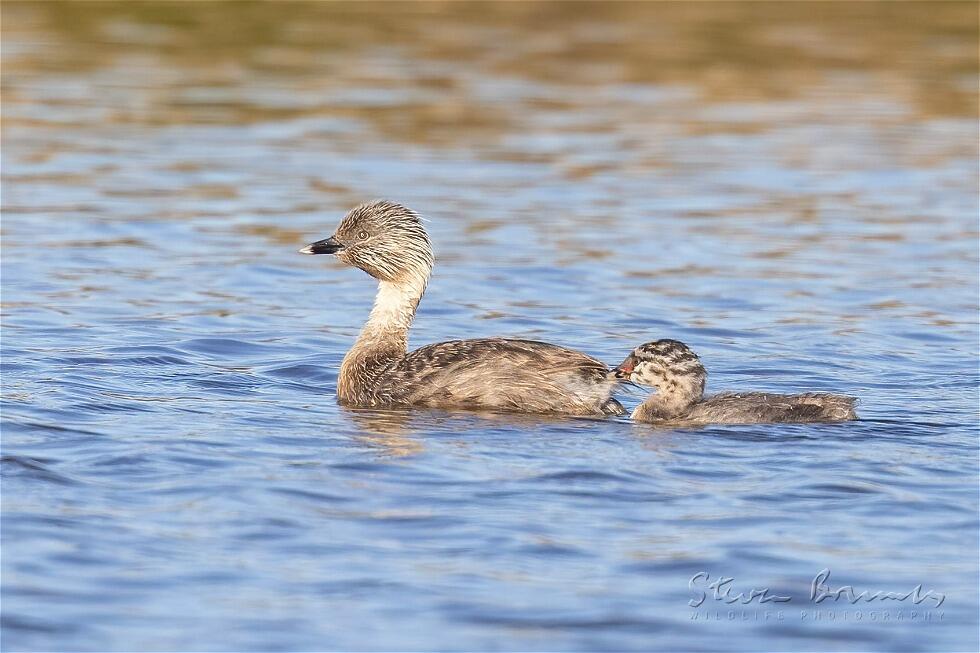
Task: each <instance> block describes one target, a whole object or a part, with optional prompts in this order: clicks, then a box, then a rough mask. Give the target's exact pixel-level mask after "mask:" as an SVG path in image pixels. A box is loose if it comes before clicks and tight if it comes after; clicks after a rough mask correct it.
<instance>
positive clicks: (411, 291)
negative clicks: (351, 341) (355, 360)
mask: <svg viewBox="0 0 980 653" xmlns="http://www.w3.org/2000/svg"><path fill="white" fill-rule="evenodd" d="M427 282H428V276H424V277H423V276H420V277H415V276H406V277H404V278H403V279H401V280H399V281H379V282H378V294H377V295H376V296H375V298H374V308H372V309H371V315H369V316H368V319H367V322H366V323H365V324H364V328H362V329H361V335H360V336H358V338H357V345H356V346H367V347H371V348H373V347H376V346H378V345H385V346H388V347H390V346H391V345H395V346H396V347H397V348H398V349H399V350H400V351H401V352H403V353H404V352H405V351H407V348H408V330H409V328H411V326H412V321H413V320H414V319H415V309H416V308H418V305H419V301H420V300H421V299H422V293H424V292H425V286H426V283H427Z"/></svg>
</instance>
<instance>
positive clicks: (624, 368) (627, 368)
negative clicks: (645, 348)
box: [613, 360, 633, 379]
mask: <svg viewBox="0 0 980 653" xmlns="http://www.w3.org/2000/svg"><path fill="white" fill-rule="evenodd" d="M613 372H614V373H615V375H616V378H617V379H628V378H630V374H632V373H633V361H631V360H625V361H623V362H622V363H620V364H619V367H617V368H616V369H614V370H613Z"/></svg>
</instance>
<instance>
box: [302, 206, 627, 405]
mask: <svg viewBox="0 0 980 653" xmlns="http://www.w3.org/2000/svg"><path fill="white" fill-rule="evenodd" d="M300 252H302V253H303V254H333V255H335V256H336V257H337V258H338V259H340V260H341V261H343V262H344V263H346V264H347V265H351V266H353V267H356V268H360V269H361V270H363V271H365V272H367V273H368V274H369V275H371V276H372V277H374V278H375V279H377V280H378V292H377V296H376V297H375V300H374V308H373V309H372V310H371V314H370V316H369V317H368V319H367V322H366V323H365V325H364V327H363V328H362V329H361V333H360V335H359V336H358V337H357V341H356V342H355V343H354V346H353V347H352V348H351V350H350V351H349V352H347V355H346V356H344V360H343V362H342V363H341V365H340V374H339V376H338V377H337V401H338V402H339V403H340V404H341V405H344V406H351V407H369V406H376V407H383V406H390V407H393V406H428V407H434V408H467V409H488V410H505V411H520V412H527V413H564V414H571V415H603V414H615V415H622V414H624V413H625V412H626V411H625V410H624V409H623V407H622V405H621V404H620V403H619V402H618V401H616V400H615V399H613V398H612V397H611V395H612V391H613V388H615V387H616V386H617V385H618V384H619V380H618V379H617V378H616V377H615V376H614V375H613V374H612V372H611V370H610V369H609V367H608V366H607V365H606V364H605V363H602V362H601V361H598V360H596V359H594V358H592V357H591V356H587V355H585V354H583V353H580V352H577V351H573V350H571V349H566V348H564V347H559V346H556V345H550V344H548V343H544V342H537V341H533V340H512V339H506V338H484V339H479V340H452V341H449V342H440V343H437V344H432V345H427V346H425V347H422V348H421V349H417V350H415V351H413V352H411V353H408V330H409V328H410V327H411V326H412V321H413V320H414V318H415V311H416V309H417V308H418V305H419V301H420V300H421V299H422V294H423V293H424V292H425V287H426V284H427V283H428V281H429V275H430V274H431V272H432V265H433V254H432V245H431V244H430V242H429V236H428V234H426V232H425V229H424V228H423V227H422V221H421V219H420V218H419V216H418V214H416V213H415V212H414V211H412V210H410V209H408V208H406V207H404V206H401V205H399V204H395V203H393V202H387V201H383V200H378V201H374V202H371V203H368V204H363V205H361V206H358V207H356V208H354V209H352V210H351V211H350V212H349V213H348V214H347V215H346V216H345V217H344V219H343V220H341V222H340V225H339V226H338V227H337V230H336V232H335V233H334V235H333V236H331V237H330V238H326V239H324V240H319V241H317V242H315V243H311V244H309V245H307V246H306V247H304V248H303V249H301V250H300Z"/></svg>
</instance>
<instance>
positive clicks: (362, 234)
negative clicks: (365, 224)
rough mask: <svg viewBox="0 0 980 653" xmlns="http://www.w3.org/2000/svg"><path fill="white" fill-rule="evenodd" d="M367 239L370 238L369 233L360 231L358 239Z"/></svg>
mask: <svg viewBox="0 0 980 653" xmlns="http://www.w3.org/2000/svg"><path fill="white" fill-rule="evenodd" d="M367 237H368V233H367V232H366V231H358V232H357V239H358V240H364V239H365V238H367Z"/></svg>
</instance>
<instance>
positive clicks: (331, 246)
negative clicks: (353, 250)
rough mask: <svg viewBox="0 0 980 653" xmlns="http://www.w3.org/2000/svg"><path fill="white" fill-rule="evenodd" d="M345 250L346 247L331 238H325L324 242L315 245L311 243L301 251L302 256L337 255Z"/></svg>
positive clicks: (320, 241) (319, 241) (317, 242)
mask: <svg viewBox="0 0 980 653" xmlns="http://www.w3.org/2000/svg"><path fill="white" fill-rule="evenodd" d="M343 248H344V245H343V244H342V243H341V242H340V241H339V240H337V239H336V238H334V237H333V236H330V238H324V239H323V240H318V241H316V242H315V243H310V244H309V245H307V246H306V247H304V248H303V249H301V250H299V253H300V254H336V253H337V252H339V251H340V250H342V249H343Z"/></svg>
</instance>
